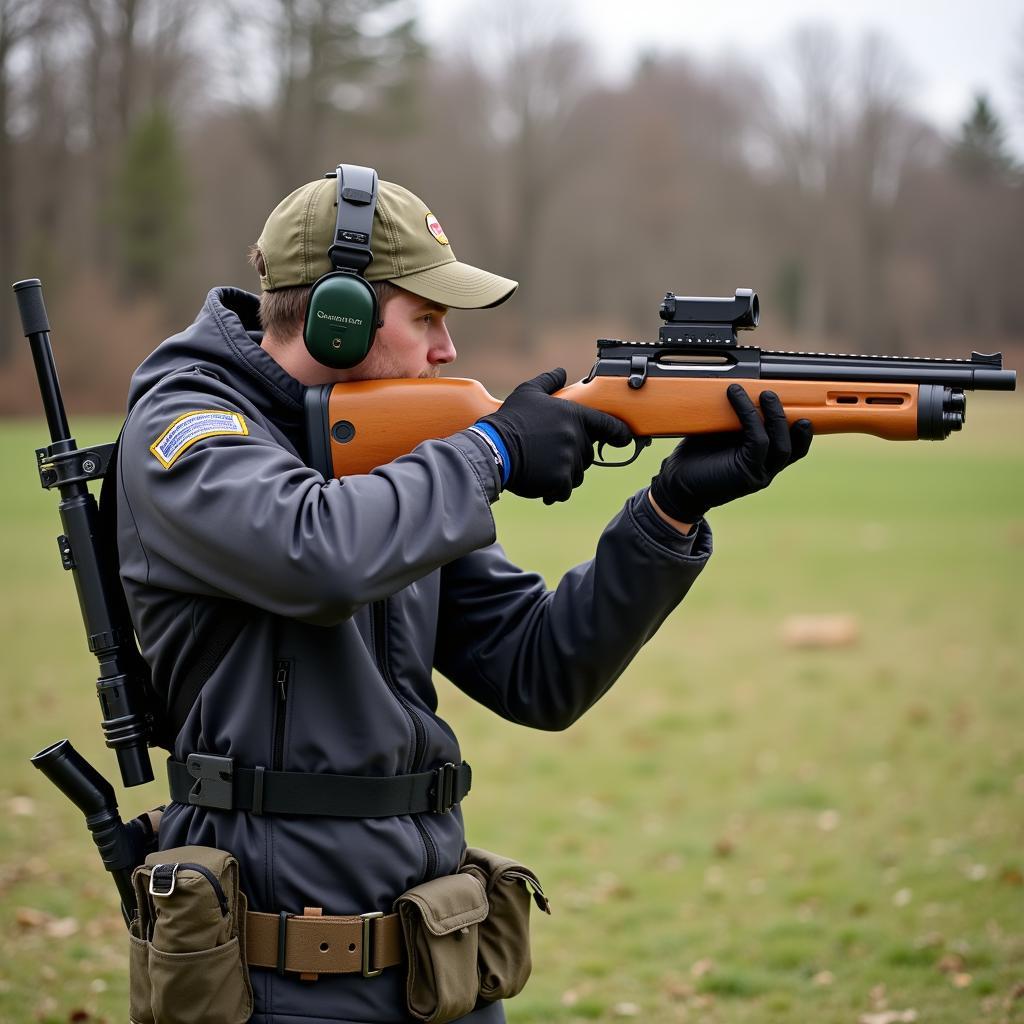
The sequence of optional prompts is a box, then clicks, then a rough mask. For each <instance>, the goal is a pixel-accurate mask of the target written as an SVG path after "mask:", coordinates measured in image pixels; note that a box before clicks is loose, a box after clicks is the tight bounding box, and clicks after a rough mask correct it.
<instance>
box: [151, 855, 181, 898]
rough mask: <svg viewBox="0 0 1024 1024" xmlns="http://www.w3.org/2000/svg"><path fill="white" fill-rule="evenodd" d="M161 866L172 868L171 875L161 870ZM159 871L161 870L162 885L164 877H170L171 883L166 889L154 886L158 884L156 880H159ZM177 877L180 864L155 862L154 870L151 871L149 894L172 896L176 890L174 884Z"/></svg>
mask: <svg viewBox="0 0 1024 1024" xmlns="http://www.w3.org/2000/svg"><path fill="white" fill-rule="evenodd" d="M161 868H170V869H171V873H170V875H168V874H167V872H166V871H161V870H160V869H161ZM158 872H159V875H160V880H161V886H162V883H163V879H165V878H166V879H168V880H169V882H170V885H169V886H168V887H167V888H166V889H164V888H162V887H161V888H160V889H156V888H154V886H155V885H156V882H157V873H158ZM177 878H178V864H177V863H174V864H154V865H153V870H152V871H151V872H150V873H149V895H150V896H170V895H171V893H172V892H174V884H175V882H176V881H177Z"/></svg>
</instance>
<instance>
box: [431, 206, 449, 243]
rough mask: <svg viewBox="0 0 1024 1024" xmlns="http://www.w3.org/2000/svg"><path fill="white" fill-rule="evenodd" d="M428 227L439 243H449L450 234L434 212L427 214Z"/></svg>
mask: <svg viewBox="0 0 1024 1024" xmlns="http://www.w3.org/2000/svg"><path fill="white" fill-rule="evenodd" d="M427 229H428V230H429V231H430V233H431V234H432V235H433V236H434V237H435V238H436V239H437V241H438V244H439V245H448V236H447V235H446V234H445V233H444V228H443V227H441V225H440V224H439V223H438V222H437V218H436V217H435V216H434V215H433V214H432V213H428V214H427Z"/></svg>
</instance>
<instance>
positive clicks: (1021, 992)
mask: <svg viewBox="0 0 1024 1024" xmlns="http://www.w3.org/2000/svg"><path fill="white" fill-rule="evenodd" d="M1018 999H1024V981H1021V982H1018V983H1017V984H1016V985H1014V986H1013V988H1012V989H1011V990H1010V1002H1013V1003H1015V1002H1016V1001H1017V1000H1018Z"/></svg>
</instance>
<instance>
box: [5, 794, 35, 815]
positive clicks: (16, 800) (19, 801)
mask: <svg viewBox="0 0 1024 1024" xmlns="http://www.w3.org/2000/svg"><path fill="white" fill-rule="evenodd" d="M7 810H9V811H10V812H11V814H14V815H17V816H18V817H20V818H33V817H35V813H36V802H35V800H33V799H32V797H30V796H12V797H11V799H10V800H8V801H7Z"/></svg>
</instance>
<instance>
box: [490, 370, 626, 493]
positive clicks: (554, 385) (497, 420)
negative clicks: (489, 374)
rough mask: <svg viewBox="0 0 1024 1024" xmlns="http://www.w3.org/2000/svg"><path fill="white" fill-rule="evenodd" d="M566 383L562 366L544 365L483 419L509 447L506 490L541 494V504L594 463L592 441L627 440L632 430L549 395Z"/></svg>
mask: <svg viewBox="0 0 1024 1024" xmlns="http://www.w3.org/2000/svg"><path fill="white" fill-rule="evenodd" d="M564 387H565V370H563V369H562V368H561V367H559V368H558V369H557V370H548V371H547V373H542V374H539V375H538V376H536V377H534V378H533V380H528V381H526V382H525V383H524V384H520V385H519V387H517V388H516V389H515V391H513V392H512V394H511V395H509V396H508V398H506V399H505V403H504V405H502V407H501V408H500V409H498V411H497V412H494V413H491V415H490V416H484V417H483V422H484V423H489V424H490V425H491V426H492V427H493V428H494V429H495V430H496V431H497V432H498V433H499V434H500V435H501V439H502V440H503V441H504V442H505V447H506V448H507V449H508V453H509V462H510V463H511V467H510V471H509V477H508V482H507V483H506V484H505V487H506V489H507V490H510V491H511V492H512V493H513V494H518V495H519V496H520V497H521V498H543V499H544V504H545V505H551V504H552V503H553V502H556V501H566V500H568V498H569V495H570V494H572V490H573V488H574V487H579V485H580V484H581V483H583V473H584V471H585V470H586V469H587V468H588V467H589V466H590V465H592V464H593V461H594V443H595V442H597V441H606V442H608V443H609V444H613V445H617V446H621V445H625V444H629V442H630V441H631V440H632V439H633V434H632V432H631V431H630V429H629V427H627V426H626V424H625V423H623V422H622V420H619V419H616V418H615V417H614V416H609V415H608V414H607V413H604V412H600V411H599V410H597V409H591V408H589V407H587V406H585V405H580V404H578V403H577V402H570V401H567V400H566V399H563V398H552V397H551V395H552V394H553V393H554V392H555V391H558V390H559V389H560V388H564Z"/></svg>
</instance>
